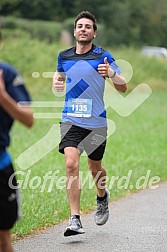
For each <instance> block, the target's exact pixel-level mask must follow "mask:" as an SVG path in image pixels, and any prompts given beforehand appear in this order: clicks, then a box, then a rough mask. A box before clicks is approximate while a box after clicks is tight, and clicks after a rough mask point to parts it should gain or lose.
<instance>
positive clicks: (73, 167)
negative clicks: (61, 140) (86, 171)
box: [66, 158, 79, 175]
mask: <svg viewBox="0 0 167 252" xmlns="http://www.w3.org/2000/svg"><path fill="white" fill-rule="evenodd" d="M78 170H79V163H78V161H77V160H74V159H72V158H68V159H67V160H66V171H67V174H68V175H74V174H76V173H78Z"/></svg>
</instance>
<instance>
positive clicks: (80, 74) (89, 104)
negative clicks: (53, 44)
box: [57, 45, 120, 128]
mask: <svg viewBox="0 0 167 252" xmlns="http://www.w3.org/2000/svg"><path fill="white" fill-rule="evenodd" d="M75 51H76V47H72V48H70V49H67V50H65V51H62V52H60V53H59V55H58V66H57V71H58V72H59V73H61V72H63V73H65V74H66V96H65V104H64V108H63V111H62V122H71V123H73V124H75V125H77V126H80V127H84V128H100V127H105V126H107V120H106V110H105V107H104V100H103V95H104V87H105V78H104V77H102V76H101V75H100V74H99V73H98V70H97V68H98V65H99V64H104V58H105V57H107V61H108V62H109V64H110V66H111V68H112V69H113V70H115V71H116V72H117V73H120V69H119V67H118V66H117V65H116V63H115V60H114V58H113V56H112V55H111V54H110V53H109V52H108V51H105V50H104V49H103V48H101V47H97V46H95V45H93V46H92V49H91V50H90V51H88V52H87V53H85V54H77V53H76V52H75Z"/></svg>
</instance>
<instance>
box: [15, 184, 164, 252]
mask: <svg viewBox="0 0 167 252" xmlns="http://www.w3.org/2000/svg"><path fill="white" fill-rule="evenodd" d="M93 216H94V212H92V213H91V214H87V215H83V216H82V224H83V227H84V230H85V231H86V233H85V234H82V235H77V236H72V237H64V236H63V232H64V229H65V227H66V222H64V223H62V224H59V225H56V226H54V227H52V228H49V229H47V230H46V231H45V232H43V233H42V234H39V235H35V236H33V237H29V238H27V239H23V240H21V241H19V242H17V243H16V244H14V249H15V252H30V251H31V252H67V251H68V252H69V251H73V252H103V251H105V252H137V251H139V252H142V251H144V252H145V251H146V252H162V251H164V252H166V251H167V182H166V183H161V184H160V185H159V187H158V188H157V189H154V190H150V189H147V190H143V191H140V192H138V193H135V194H132V195H130V196H128V197H126V198H123V199H120V200H118V201H114V202H111V203H110V219H109V221H108V222H107V223H106V224H105V225H104V226H96V224H95V223H94V217H93Z"/></svg>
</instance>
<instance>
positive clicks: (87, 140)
mask: <svg viewBox="0 0 167 252" xmlns="http://www.w3.org/2000/svg"><path fill="white" fill-rule="evenodd" d="M60 132H61V142H60V144H59V152H60V153H62V154H64V148H65V147H76V148H78V150H79V152H80V154H82V152H83V151H85V152H86V153H87V155H88V157H89V158H90V159H92V160H96V161H98V160H101V159H102V158H103V155H104V151H105V147H106V139H107V127H102V128H95V129H87V128H82V127H79V126H76V125H73V124H71V123H66V122H63V123H60Z"/></svg>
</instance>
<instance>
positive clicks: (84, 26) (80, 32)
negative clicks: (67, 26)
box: [74, 18, 97, 44]
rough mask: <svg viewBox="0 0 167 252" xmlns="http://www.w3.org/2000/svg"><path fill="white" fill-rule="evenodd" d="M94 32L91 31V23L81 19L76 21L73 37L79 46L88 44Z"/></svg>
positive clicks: (88, 20) (94, 34)
mask: <svg viewBox="0 0 167 252" xmlns="http://www.w3.org/2000/svg"><path fill="white" fill-rule="evenodd" d="M96 34H97V33H96V31H94V29H93V21H92V20H90V19H87V18H81V19H79V20H78V21H77V23H76V27H75V29H74V36H75V38H76V41H77V42H79V43H81V44H89V43H90V42H91V41H92V40H93V38H94V37H96Z"/></svg>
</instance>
